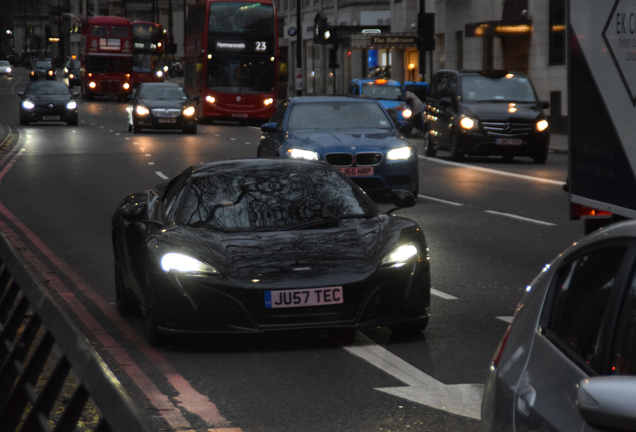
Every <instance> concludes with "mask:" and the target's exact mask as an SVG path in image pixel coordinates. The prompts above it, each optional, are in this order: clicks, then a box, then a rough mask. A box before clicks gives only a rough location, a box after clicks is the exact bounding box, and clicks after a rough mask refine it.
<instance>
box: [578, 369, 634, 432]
mask: <svg viewBox="0 0 636 432" xmlns="http://www.w3.org/2000/svg"><path fill="white" fill-rule="evenodd" d="M634 400H636V376H625V375H608V376H599V377H593V378H588V379H584V380H582V381H581V382H580V383H579V386H578V392H577V398H576V405H577V407H578V409H579V411H580V413H581V416H582V417H583V418H584V419H585V421H586V422H587V423H589V424H590V425H592V426H594V427H596V428H599V429H601V430H621V431H636V410H634Z"/></svg>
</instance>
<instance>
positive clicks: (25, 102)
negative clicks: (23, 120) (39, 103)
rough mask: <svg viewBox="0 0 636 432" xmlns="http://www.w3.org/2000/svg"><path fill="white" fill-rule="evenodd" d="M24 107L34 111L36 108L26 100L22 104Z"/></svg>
mask: <svg viewBox="0 0 636 432" xmlns="http://www.w3.org/2000/svg"><path fill="white" fill-rule="evenodd" d="M22 107H23V108H24V109H33V108H34V107H35V104H34V103H33V102H31V101H30V100H25V101H24V102H22Z"/></svg>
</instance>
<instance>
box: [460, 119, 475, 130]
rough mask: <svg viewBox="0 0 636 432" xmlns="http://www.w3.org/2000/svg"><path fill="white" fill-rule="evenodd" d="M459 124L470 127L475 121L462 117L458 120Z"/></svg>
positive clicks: (465, 127) (466, 127)
mask: <svg viewBox="0 0 636 432" xmlns="http://www.w3.org/2000/svg"><path fill="white" fill-rule="evenodd" d="M459 124H460V125H461V127H462V128H464V129H472V128H473V127H474V126H475V125H476V124H477V121H476V120H474V119H471V118H470V117H464V118H462V119H461V120H460V121H459Z"/></svg>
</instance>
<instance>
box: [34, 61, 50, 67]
mask: <svg viewBox="0 0 636 432" xmlns="http://www.w3.org/2000/svg"><path fill="white" fill-rule="evenodd" d="M33 66H34V67H36V68H42V69H47V68H48V69H52V68H53V64H52V63H51V62H50V61H48V60H36V61H35V62H34V63H33Z"/></svg>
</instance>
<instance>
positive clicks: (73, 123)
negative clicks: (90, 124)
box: [66, 118, 79, 126]
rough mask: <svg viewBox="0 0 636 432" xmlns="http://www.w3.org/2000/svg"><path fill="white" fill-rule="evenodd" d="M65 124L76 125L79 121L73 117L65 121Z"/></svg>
mask: <svg viewBox="0 0 636 432" xmlns="http://www.w3.org/2000/svg"><path fill="white" fill-rule="evenodd" d="M66 124H67V125H69V126H77V125H78V124H79V121H78V120H77V119H76V118H75V119H73V120H70V121H67V122H66Z"/></svg>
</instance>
